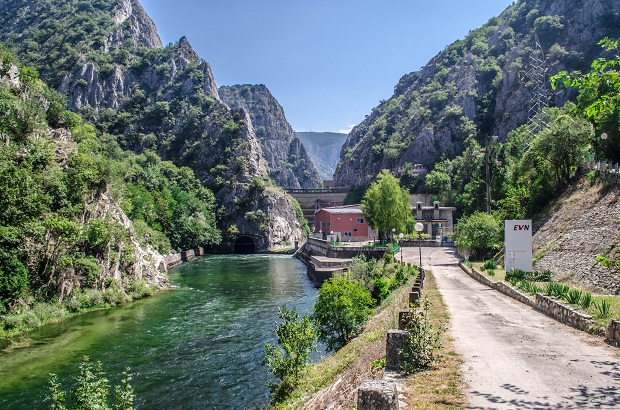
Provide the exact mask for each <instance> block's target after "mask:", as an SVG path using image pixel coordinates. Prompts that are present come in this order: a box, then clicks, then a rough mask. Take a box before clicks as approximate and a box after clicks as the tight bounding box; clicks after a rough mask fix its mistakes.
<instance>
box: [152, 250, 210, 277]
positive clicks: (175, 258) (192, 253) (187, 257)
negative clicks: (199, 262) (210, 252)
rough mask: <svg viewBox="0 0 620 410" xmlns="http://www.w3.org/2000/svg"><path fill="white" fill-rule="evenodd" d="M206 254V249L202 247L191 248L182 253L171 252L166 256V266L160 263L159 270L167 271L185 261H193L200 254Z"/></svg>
mask: <svg viewBox="0 0 620 410" xmlns="http://www.w3.org/2000/svg"><path fill="white" fill-rule="evenodd" d="M204 254H205V250H204V248H202V247H201V248H197V249H189V250H187V251H183V252H180V253H171V254H169V255H167V256H166V258H165V259H164V266H161V265H160V266H159V270H163V271H164V272H167V271H168V269H170V268H172V267H173V266H176V265H180V264H182V263H183V262H187V261H191V260H192V259H195V258H197V257H198V256H202V255H204Z"/></svg>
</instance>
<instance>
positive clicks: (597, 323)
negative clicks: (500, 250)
mask: <svg viewBox="0 0 620 410" xmlns="http://www.w3.org/2000/svg"><path fill="white" fill-rule="evenodd" d="M471 264H472V266H473V268H475V269H476V270H477V271H478V272H481V273H482V274H483V275H485V276H487V277H489V278H490V279H492V280H494V281H496V282H506V271H505V270H504V269H503V267H502V266H498V267H497V268H496V269H493V273H494V275H493V274H490V273H489V272H488V271H487V270H482V268H483V266H484V262H472V263H471ZM519 285H520V286H517V287H519V288H520V289H522V290H524V291H526V292H528V293H531V294H533V293H534V291H539V292H542V293H548V289H549V286H550V285H551V286H552V287H555V288H558V287H562V288H564V290H563V292H562V293H563V295H560V294H557V292H552V294H551V296H553V297H555V298H557V299H560V300H564V301H565V302H568V303H570V304H571V305H573V306H575V307H576V308H578V309H581V310H583V311H585V312H586V313H588V314H590V315H592V319H593V320H594V325H593V326H592V328H591V332H592V333H595V334H602V333H604V332H605V328H606V327H607V325H608V324H609V321H610V320H611V319H614V318H615V319H619V318H620V297H618V296H612V295H592V294H590V293H589V292H587V291H586V290H585V289H582V288H580V287H579V286H578V285H575V284H574V283H571V285H570V286H569V285H567V284H564V283H561V282H528V283H527V284H525V283H520V284H519ZM588 295H589V296H588ZM584 299H586V300H584ZM603 301H605V304H609V306H608V311H609V312H608V314H607V315H602V314H601V310H602V309H603V308H602V306H603Z"/></svg>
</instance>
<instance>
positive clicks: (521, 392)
mask: <svg viewBox="0 0 620 410" xmlns="http://www.w3.org/2000/svg"><path fill="white" fill-rule="evenodd" d="M397 256H398V257H400V255H397ZM418 258H419V254H418V250H417V248H404V259H405V261H409V262H412V263H415V264H417V263H418ZM422 261H423V265H424V267H425V268H427V269H429V268H430V269H431V270H432V271H433V274H434V276H435V278H436V281H437V287H438V288H439V291H440V293H441V294H442V296H443V298H444V300H445V303H446V305H447V307H448V310H449V312H450V318H451V319H450V321H451V324H450V331H451V333H452V335H453V337H454V345H455V350H456V351H457V353H459V354H460V355H461V357H462V359H463V360H464V364H463V368H462V371H463V377H464V380H465V381H466V383H467V384H468V388H467V399H468V402H469V407H468V408H471V409H595V408H607V409H609V408H618V409H620V363H619V360H618V356H616V355H617V354H618V349H615V348H612V347H610V346H607V345H605V344H604V343H603V342H602V341H601V339H600V338H595V337H592V336H590V335H588V334H586V333H583V332H578V331H576V330H574V329H572V328H570V327H568V326H565V325H562V324H560V323H558V322H556V321H555V320H552V319H550V318H548V317H547V316H545V315H543V314H541V313H539V312H537V311H535V310H534V309H532V308H530V307H528V306H526V305H523V304H521V303H519V302H516V301H514V300H513V299H510V298H508V297H506V296H504V295H502V294H501V293H499V292H497V291H495V290H492V289H489V288H487V287H486V286H483V285H481V284H479V283H478V282H476V281H474V280H473V279H472V278H470V277H469V276H468V275H467V274H466V273H464V272H463V271H462V270H461V269H460V268H459V267H458V265H457V262H458V261H457V259H456V257H455V256H454V253H453V251H452V250H451V249H449V248H422Z"/></svg>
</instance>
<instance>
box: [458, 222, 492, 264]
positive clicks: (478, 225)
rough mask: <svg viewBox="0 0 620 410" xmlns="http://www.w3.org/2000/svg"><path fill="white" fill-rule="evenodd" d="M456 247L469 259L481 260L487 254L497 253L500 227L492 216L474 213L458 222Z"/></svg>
mask: <svg viewBox="0 0 620 410" xmlns="http://www.w3.org/2000/svg"><path fill="white" fill-rule="evenodd" d="M457 228H458V229H457V232H456V238H455V242H456V245H457V246H458V247H459V248H461V249H464V250H465V251H466V252H467V253H468V254H469V257H470V259H474V260H481V259H483V258H484V257H485V256H486V255H487V254H488V253H489V252H494V251H497V250H498V249H499V248H500V247H501V246H502V242H503V241H502V233H503V230H502V227H501V225H500V224H499V222H498V221H497V220H496V219H495V218H494V217H493V216H492V215H489V214H487V213H484V212H476V213H473V214H472V215H469V216H465V217H463V218H461V219H460V220H459V223H458V226H457Z"/></svg>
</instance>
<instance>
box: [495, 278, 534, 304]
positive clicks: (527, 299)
mask: <svg viewBox="0 0 620 410" xmlns="http://www.w3.org/2000/svg"><path fill="white" fill-rule="evenodd" d="M493 288H494V289H496V290H498V291H499V292H502V293H503V294H504V295H506V296H509V297H511V298H513V299H516V300H518V301H519V302H521V303H523V304H525V305H528V306H531V307H533V308H535V307H536V300H535V299H534V298H532V297H531V296H530V295H528V294H527V293H523V292H521V291H520V290H518V289H515V288H513V287H512V286H510V285H509V284H507V283H504V282H495V285H494V286H493Z"/></svg>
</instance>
